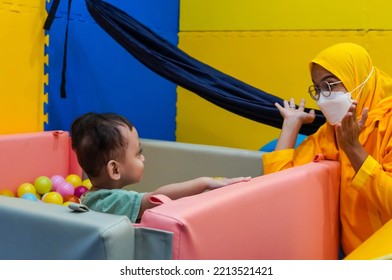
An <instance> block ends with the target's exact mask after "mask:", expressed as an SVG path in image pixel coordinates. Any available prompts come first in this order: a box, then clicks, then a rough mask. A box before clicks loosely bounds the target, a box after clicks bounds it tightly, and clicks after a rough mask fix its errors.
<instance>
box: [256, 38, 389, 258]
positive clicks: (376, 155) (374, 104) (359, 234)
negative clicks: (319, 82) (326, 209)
mask: <svg viewBox="0 0 392 280" xmlns="http://www.w3.org/2000/svg"><path fill="white" fill-rule="evenodd" d="M349 46H350V45H349ZM345 47H347V46H345ZM335 51H336V50H335ZM322 54H323V53H322ZM323 55H324V54H323ZM323 55H319V56H318V57H316V59H314V60H313V61H312V62H313V63H318V64H320V65H322V66H323V67H324V68H326V69H328V70H329V71H330V72H332V73H334V74H335V75H336V76H337V77H338V78H339V79H340V80H341V81H342V82H343V84H344V85H345V86H346V88H347V89H348V90H350V87H351V89H352V88H355V86H356V85H355V84H354V83H353V84H351V85H350V83H349V82H348V81H349V80H350V79H352V77H347V76H348V75H347V73H348V71H341V70H335V71H334V69H335V68H337V67H336V66H334V65H333V64H328V63H327V62H326V57H327V56H325V57H324V56H323ZM326 55H327V54H326ZM341 62H342V61H340V62H339V63H341ZM343 63H344V61H343ZM370 64H371V63H370ZM355 66H356V67H358V68H360V67H359V66H357V65H355ZM370 66H372V65H369V67H370ZM369 67H367V69H356V71H368V72H367V73H369V69H370V68H369ZM331 68H332V69H331ZM357 76H358V75H357ZM363 76H366V75H363ZM346 81H347V82H346ZM360 81H361V80H360V79H358V81H357V82H356V83H357V84H359V83H360ZM347 84H348V85H349V86H347ZM391 85H392V79H391V78H389V77H388V76H387V75H385V74H384V73H383V72H381V71H380V70H379V69H377V68H375V74H374V76H372V77H371V79H370V80H369V83H368V84H367V85H366V87H365V88H364V89H363V92H362V93H361V95H362V97H361V99H359V102H358V106H357V112H358V115H359V116H360V114H361V113H362V110H363V108H365V107H367V108H369V114H368V118H367V121H366V123H365V125H364V127H363V130H362V131H361V133H360V135H359V142H360V144H361V145H362V146H363V147H364V149H365V150H366V152H367V153H368V156H367V158H366V160H365V161H364V163H363V164H362V166H361V168H360V169H359V170H358V172H357V173H356V174H355V170H354V169H353V167H352V165H351V163H350V161H349V159H348V158H347V156H346V154H345V153H344V152H343V151H342V150H340V149H339V147H338V146H337V144H336V141H335V132H334V127H332V126H331V125H329V124H324V125H323V126H321V127H320V128H319V130H318V131H317V132H316V133H315V134H313V135H310V136H308V137H307V139H306V140H305V141H304V142H303V143H301V145H300V146H298V147H297V148H296V149H295V150H294V149H285V150H279V151H274V152H271V153H267V154H264V155H263V164H264V172H265V174H268V173H272V172H276V171H279V170H283V169H286V168H290V167H293V166H298V165H302V164H305V163H308V162H311V161H312V160H313V158H314V156H315V155H317V154H322V155H324V158H325V159H326V160H336V161H340V163H341V186H340V219H341V225H342V236H341V244H342V246H343V250H344V252H345V253H346V254H349V253H350V252H351V251H352V250H354V249H355V248H356V247H357V246H359V245H360V244H361V243H362V242H363V241H365V240H366V239H367V238H369V237H370V236H371V235H372V234H373V233H374V232H375V231H376V230H378V229H379V228H380V227H381V226H382V225H384V224H385V223H386V222H387V221H388V220H390V219H391V218H392V97H390V95H391V93H392V87H391Z"/></svg>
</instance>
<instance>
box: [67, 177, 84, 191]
mask: <svg viewBox="0 0 392 280" xmlns="http://www.w3.org/2000/svg"><path fill="white" fill-rule="evenodd" d="M65 181H67V182H68V183H71V184H72V185H73V186H74V188H76V187H77V186H80V185H81V184H82V179H81V178H80V176H78V175H76V174H69V175H68V176H67V177H65Z"/></svg>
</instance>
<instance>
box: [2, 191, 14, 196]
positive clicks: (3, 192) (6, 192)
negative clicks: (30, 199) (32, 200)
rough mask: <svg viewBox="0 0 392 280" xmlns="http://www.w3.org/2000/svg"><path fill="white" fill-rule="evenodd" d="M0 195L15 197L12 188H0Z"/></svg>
mask: <svg viewBox="0 0 392 280" xmlns="http://www.w3.org/2000/svg"><path fill="white" fill-rule="evenodd" d="M0 195H4V196H11V197H15V194H14V192H13V191H11V190H0Z"/></svg>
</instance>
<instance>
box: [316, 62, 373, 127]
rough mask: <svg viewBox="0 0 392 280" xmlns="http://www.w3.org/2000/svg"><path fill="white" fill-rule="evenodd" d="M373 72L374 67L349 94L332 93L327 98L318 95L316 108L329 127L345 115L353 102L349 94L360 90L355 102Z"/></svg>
mask: <svg viewBox="0 0 392 280" xmlns="http://www.w3.org/2000/svg"><path fill="white" fill-rule="evenodd" d="M373 71H374V67H372V70H371V71H370V73H369V75H368V76H367V77H366V79H365V80H364V81H363V82H362V83H361V84H360V85H358V86H357V87H356V88H355V89H353V90H352V91H350V92H342V91H333V92H331V95H330V96H328V97H325V96H324V95H323V94H320V98H319V99H318V100H317V102H316V103H317V106H318V107H319V108H320V110H321V112H322V113H323V114H324V116H325V118H326V119H327V121H328V122H329V123H330V124H331V125H336V124H337V123H339V122H340V121H341V120H342V119H343V117H344V115H346V113H347V111H348V109H349V108H350V106H351V104H352V103H353V101H354V100H352V98H351V93H353V92H354V91H356V90H358V89H360V91H359V93H358V95H357V100H358V99H359V96H360V95H361V93H362V89H363V87H364V85H365V84H366V82H367V81H368V80H369V78H370V77H371V75H372V74H373Z"/></svg>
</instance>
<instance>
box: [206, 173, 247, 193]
mask: <svg viewBox="0 0 392 280" xmlns="http://www.w3.org/2000/svg"><path fill="white" fill-rule="evenodd" d="M250 179H252V177H250V176H249V177H236V178H226V177H207V178H206V180H207V184H208V189H210V190H211V189H217V188H221V187H224V186H228V185H232V184H235V183H239V182H247V181H249V180H250Z"/></svg>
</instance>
